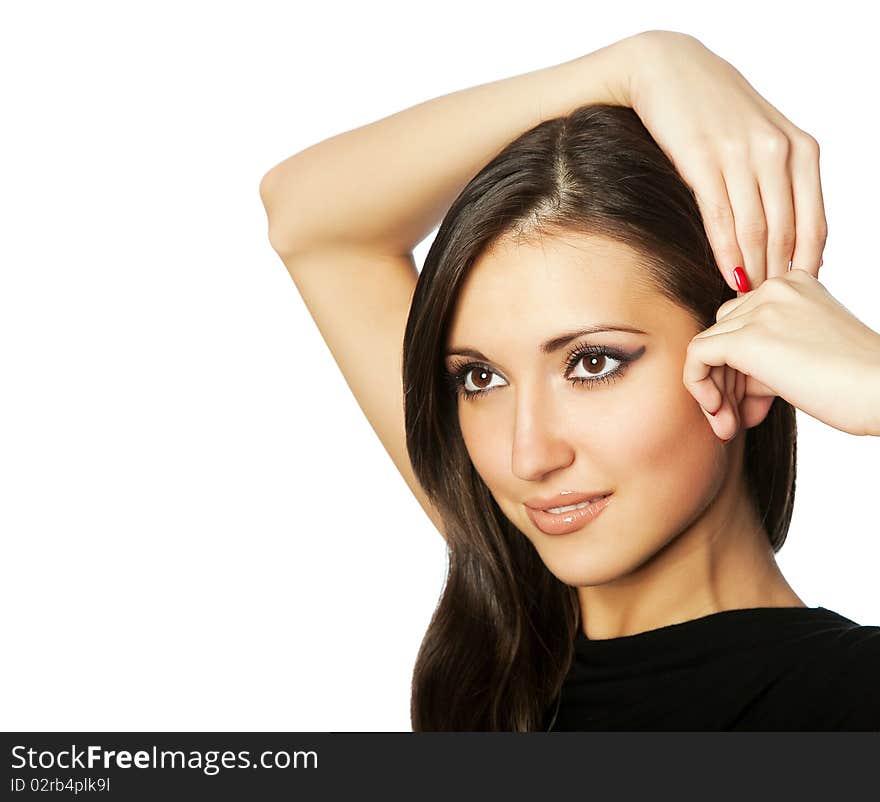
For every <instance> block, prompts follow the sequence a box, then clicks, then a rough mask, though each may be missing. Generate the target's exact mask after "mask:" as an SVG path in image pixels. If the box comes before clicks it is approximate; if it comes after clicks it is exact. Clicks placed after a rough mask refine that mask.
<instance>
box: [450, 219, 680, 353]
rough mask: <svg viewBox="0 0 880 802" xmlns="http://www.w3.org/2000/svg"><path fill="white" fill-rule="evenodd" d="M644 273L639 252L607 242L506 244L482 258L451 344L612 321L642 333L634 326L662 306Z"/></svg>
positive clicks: (467, 284)
mask: <svg viewBox="0 0 880 802" xmlns="http://www.w3.org/2000/svg"><path fill="white" fill-rule="evenodd" d="M644 270H645V268H644V267H643V266H642V263H641V260H640V258H639V255H638V253H637V252H636V251H634V250H633V249H631V248H629V247H627V246H625V245H622V244H619V243H616V242H612V241H609V240H604V239H597V238H586V237H583V236H581V235H572V236H571V237H566V238H565V239H559V238H555V237H554V238H553V239H552V240H550V239H547V238H545V239H542V240H540V241H537V242H530V243H526V244H520V245H511V244H509V243H505V244H503V245H502V246H500V247H496V248H493V249H492V250H491V251H488V252H486V253H485V254H484V255H483V256H481V258H480V259H479V260H478V261H477V262H476V263H475V264H474V265H473V267H472V269H471V272H470V273H469V274H468V276H467V277H466V278H465V281H464V282H463V283H462V286H461V287H460V290H459V293H458V298H457V299H456V305H455V310H454V313H453V317H452V322H451V325H450V329H449V332H450V337H449V340H450V343H457V342H458V339H459V338H460V336H467V337H469V338H474V337H478V336H481V335H484V336H491V334H492V332H496V333H497V332H498V331H499V330H509V329H511V328H512V327H519V328H521V329H528V330H532V331H535V332H536V333H537V332H542V333H543V332H546V331H548V330H550V329H552V330H553V331H556V330H557V329H561V328H566V327H567V326H569V325H598V323H599V322H600V321H605V320H609V321H610V320H614V321H629V322H630V323H633V324H634V325H638V323H637V322H635V321H634V320H633V318H637V317H644V315H645V314H646V312H650V310H651V308H652V307H656V306H657V304H660V303H661V302H662V300H663V297H662V296H661V295H660V294H659V293H657V292H656V291H654V290H652V289H650V288H649V287H647V286H646V283H645V280H644V279H645V276H644ZM655 311H658V312H659V310H656V309H655ZM640 328H645V327H644V326H641V327H640Z"/></svg>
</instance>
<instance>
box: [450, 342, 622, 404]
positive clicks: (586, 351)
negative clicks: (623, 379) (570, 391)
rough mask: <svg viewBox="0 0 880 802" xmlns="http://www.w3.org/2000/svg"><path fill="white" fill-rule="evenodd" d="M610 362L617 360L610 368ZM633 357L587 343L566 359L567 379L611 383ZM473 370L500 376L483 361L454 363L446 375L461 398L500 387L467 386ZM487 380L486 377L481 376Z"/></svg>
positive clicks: (585, 382)
mask: <svg viewBox="0 0 880 802" xmlns="http://www.w3.org/2000/svg"><path fill="white" fill-rule="evenodd" d="M609 361H610V362H612V363H615V364H614V365H613V366H612V367H611V369H610V370H608V367H609ZM631 361H632V359H631V358H630V357H628V356H627V355H626V354H623V353H621V352H619V351H617V350H615V349H610V348H607V347H605V346H595V345H593V346H588V347H586V348H581V349H578V350H575V351H574V352H573V353H572V354H571V355H570V356H569V357H568V359H567V360H566V363H565V364H566V378H567V379H568V380H569V381H570V382H572V383H574V384H580V385H593V384H598V383H599V382H612V381H614V380H615V379H616V378H617V377H618V376H620V375H622V374H623V372H624V370H625V369H626V366H627V364H628V363H629V362H631ZM581 365H582V366H583V369H582V371H580V372H575V370H574V369H575V368H578V367H580V366H581ZM474 371H479V373H480V374H481V376H482V377H485V376H497V375H498V374H497V373H495V371H494V370H492V369H491V368H490V367H489V366H488V365H485V364H482V363H474V362H469V363H467V364H465V365H462V366H460V367H458V366H453V367H452V368H451V369H450V371H449V373H448V374H447V378H448V381H449V383H450V385H451V387H452V389H453V391H454V392H456V393H458V395H460V396H461V397H462V398H465V399H471V398H477V397H478V396H483V395H486V394H487V393H489V392H491V391H492V390H493V389H495V388H496V387H498V386H502V387H503V386H504V385H503V384H502V385H494V386H493V385H490V384H487V386H486V387H485V388H483V389H480V388H478V389H475V390H472V389H470V388H469V387H468V383H469V382H468V377H469V376H470V374H471V373H472V372H474ZM481 381H485V379H484V378H483V379H481Z"/></svg>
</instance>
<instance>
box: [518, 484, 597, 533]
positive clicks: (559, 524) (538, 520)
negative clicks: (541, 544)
mask: <svg viewBox="0 0 880 802" xmlns="http://www.w3.org/2000/svg"><path fill="white" fill-rule="evenodd" d="M613 495H614V494H613V493H611V494H609V495H607V496H605V497H604V498H600V499H599V500H598V501H594V502H592V503H591V504H587V506H586V507H581V508H580V509H577V510H568V512H558V513H552V512H545V511H544V510H536V509H532V508H531V507H526V514H527V515H528V516H529V520H530V521H531V522H532V523H533V524H534V525H535V526H537V527H538V529H540V530H541V531H542V532H543V533H544V534H546V535H567V534H568V533H569V532H576V531H577V530H578V529H582V528H583V527H584V526H586V525H587V524H588V523H590V522H591V521H592V520H593V519H594V518H595V517H596V516H597V515H598V514H599V513H600V512H602V510H604V509H605V508H606V507H607V506H608V505H609V504H610V503H611V498H612V497H613Z"/></svg>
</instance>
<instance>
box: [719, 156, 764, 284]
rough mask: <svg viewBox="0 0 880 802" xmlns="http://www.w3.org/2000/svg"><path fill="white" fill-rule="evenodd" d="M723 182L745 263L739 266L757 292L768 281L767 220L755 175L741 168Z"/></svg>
mask: <svg viewBox="0 0 880 802" xmlns="http://www.w3.org/2000/svg"><path fill="white" fill-rule="evenodd" d="M724 180H725V182H726V184H727V194H728V197H729V198H730V205H731V208H732V209H733V221H734V226H735V228H736V241H737V242H738V243H739V249H740V251H742V255H743V259H744V260H745V261H744V262H740V264H741V265H742V267H743V268H744V269H745V271H746V275H747V276H748V277H749V283H750V284H751V285H752V289H753V290H756V289H758V287H760V286H761V284H762V283H763V281H764V279H765V278H766V277H767V219H766V217H765V216H764V206H763V204H762V202H761V193H760V192H759V190H758V182H757V180H756V178H755V176H754V175H753V174H752V173H750V172H747V171H746V170H744V169H743V168H741V167H737V168H734V169H733V170H731V171H730V174H729V175H728V174H725V176H724Z"/></svg>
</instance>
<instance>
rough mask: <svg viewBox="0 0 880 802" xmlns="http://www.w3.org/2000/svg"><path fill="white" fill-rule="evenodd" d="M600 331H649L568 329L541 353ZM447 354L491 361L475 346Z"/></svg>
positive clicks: (608, 327)
mask: <svg viewBox="0 0 880 802" xmlns="http://www.w3.org/2000/svg"><path fill="white" fill-rule="evenodd" d="M600 331H628V332H630V333H631V334H647V333H648V332H646V331H642V330H641V329H637V328H634V327H633V326H611V325H607V324H604V323H603V324H600V325H598V326H588V327H587V328H585V329H578V330H577V331H567V332H565V333H563V334H560V335H559V336H558V337H553V338H551V339H549V340H547V342H545V343H542V344H541V349H540V350H541V353H542V354H552V353H554V352H556V351H558V350H559V349H560V348H562V347H563V346H565V345H567V344H568V343H570V342H571V341H572V340H574V339H576V338H578V337H584V336H586V335H587V334H597V333H598V332H600ZM446 356H469V357H472V358H473V359H482V360H484V361H486V362H488V361H489V358H488V357H487V356H485V355H484V354H482V353H480V352H479V351H477V350H476V349H474V348H456V347H453V348H450V349H449V350H448V351H447V352H446Z"/></svg>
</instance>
